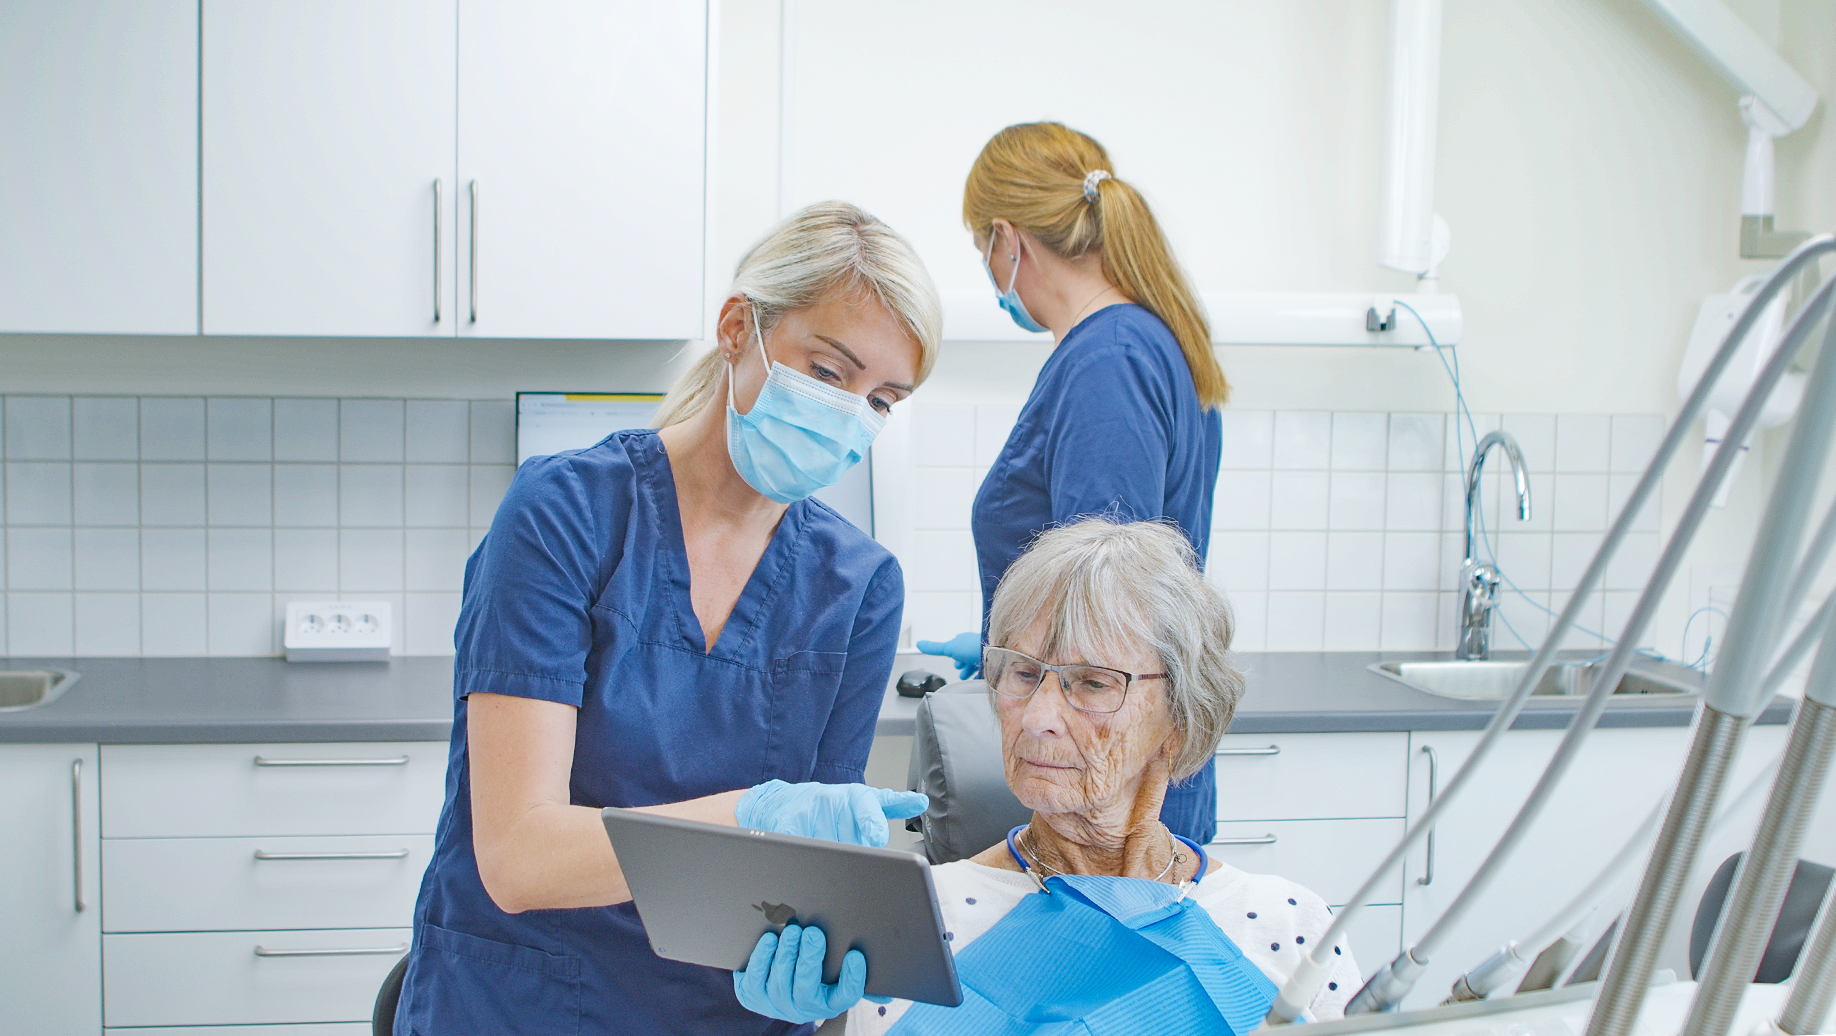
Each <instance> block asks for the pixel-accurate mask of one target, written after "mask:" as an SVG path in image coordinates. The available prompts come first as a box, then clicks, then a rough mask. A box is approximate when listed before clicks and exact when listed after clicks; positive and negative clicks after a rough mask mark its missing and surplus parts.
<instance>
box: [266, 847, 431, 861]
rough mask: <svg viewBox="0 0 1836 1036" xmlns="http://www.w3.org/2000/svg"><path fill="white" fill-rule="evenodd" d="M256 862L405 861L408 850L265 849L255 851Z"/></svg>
mask: <svg viewBox="0 0 1836 1036" xmlns="http://www.w3.org/2000/svg"><path fill="white" fill-rule="evenodd" d="M255 858H256V859H257V860H406V859H407V858H408V850H406V849H396V850H395V851H393V852H375V853H271V852H269V851H268V850H266V849H257V850H255Z"/></svg>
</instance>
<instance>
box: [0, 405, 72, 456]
mask: <svg viewBox="0 0 1836 1036" xmlns="http://www.w3.org/2000/svg"><path fill="white" fill-rule="evenodd" d="M6 459H7V460H69V459H70V397H68V396H8V397H6Z"/></svg>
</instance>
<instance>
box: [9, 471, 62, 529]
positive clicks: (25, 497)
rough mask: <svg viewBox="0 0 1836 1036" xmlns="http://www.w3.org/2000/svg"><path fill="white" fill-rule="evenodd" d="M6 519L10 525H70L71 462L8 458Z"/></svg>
mask: <svg viewBox="0 0 1836 1036" xmlns="http://www.w3.org/2000/svg"><path fill="white" fill-rule="evenodd" d="M6 520H7V523H8V524H9V525H69V524H70V465H69V464H62V463H57V464H52V463H41V462H32V461H24V462H11V461H9V462H8V463H7V465H6Z"/></svg>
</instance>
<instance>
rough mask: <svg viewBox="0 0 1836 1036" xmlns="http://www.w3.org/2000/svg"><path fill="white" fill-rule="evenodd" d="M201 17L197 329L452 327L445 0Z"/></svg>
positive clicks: (211, 3) (272, 7) (452, 65)
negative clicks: (200, 321)
mask: <svg viewBox="0 0 1836 1036" xmlns="http://www.w3.org/2000/svg"><path fill="white" fill-rule="evenodd" d="M203 12H204V44H203V46H204V54H203V68H204V91H203V104H204V113H203V125H204V152H203V153H204V191H203V195H204V235H203V248H204V331H205V332H206V333H209V334H228V335H379V336H380V335H437V334H452V333H453V332H452V327H453V295H452V285H453V277H454V274H453V269H452V263H451V258H450V255H451V248H452V230H453V225H452V224H453V216H452V213H453V212H454V208H453V192H454V185H453V169H454V165H453V162H454V158H453V141H454V132H455V131H454V124H455V120H456V117H457V116H456V104H457V100H456V98H457V85H456V78H455V77H456V75H457V61H458V51H457V39H456V32H457V19H456V18H455V16H454V14H455V12H454V8H453V0H389V2H387V3H373V2H369V0H204V4H203ZM436 181H439V182H440V184H441V190H440V192H439V197H440V205H439V207H438V208H436V206H435V196H436V191H435V186H434V185H435V182H436ZM436 221H438V223H439V226H438V228H437V229H436ZM436 240H438V241H439V243H440V247H439V249H438V250H436V248H435V242H436ZM436 278H438V279H436ZM436 285H439V287H438V288H436ZM436 294H439V295H440V299H439V300H438V301H439V313H438V316H439V319H438V320H436V319H435V315H436V299H435V295H436Z"/></svg>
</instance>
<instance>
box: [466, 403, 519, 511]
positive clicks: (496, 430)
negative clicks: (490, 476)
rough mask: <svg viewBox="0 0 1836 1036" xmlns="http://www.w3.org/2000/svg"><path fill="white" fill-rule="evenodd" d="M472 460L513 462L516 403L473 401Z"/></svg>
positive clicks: (512, 463)
mask: <svg viewBox="0 0 1836 1036" xmlns="http://www.w3.org/2000/svg"><path fill="white" fill-rule="evenodd" d="M472 463H473V464H508V465H511V466H512V467H514V466H515V465H516V404H515V403H509V402H504V401H501V400H496V399H479V400H473V401H472ZM505 484H506V485H508V483H505ZM487 524H489V523H487Z"/></svg>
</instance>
